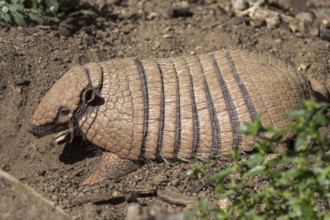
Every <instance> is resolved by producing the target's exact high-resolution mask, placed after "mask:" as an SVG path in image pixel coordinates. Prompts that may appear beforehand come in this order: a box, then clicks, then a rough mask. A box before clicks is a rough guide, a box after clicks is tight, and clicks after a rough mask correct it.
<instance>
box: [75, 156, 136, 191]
mask: <svg viewBox="0 0 330 220" xmlns="http://www.w3.org/2000/svg"><path fill="white" fill-rule="evenodd" d="M138 167H139V163H138V162H136V161H131V160H128V159H122V158H120V157H118V156H117V155H116V154H113V153H110V152H103V153H102V156H101V158H100V160H99V161H98V163H97V164H96V166H95V168H94V170H93V172H92V174H91V175H90V176H89V177H87V178H86V179H84V180H83V182H82V183H81V184H80V185H83V186H91V185H94V184H97V183H100V182H102V181H104V180H106V179H116V178H119V177H122V176H124V175H126V174H128V173H130V172H132V171H134V170H135V169H137V168H138Z"/></svg>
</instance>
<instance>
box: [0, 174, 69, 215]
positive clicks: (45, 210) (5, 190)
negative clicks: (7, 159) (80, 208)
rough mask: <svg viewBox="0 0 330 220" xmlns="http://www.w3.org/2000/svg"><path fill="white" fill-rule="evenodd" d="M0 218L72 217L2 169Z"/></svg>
mask: <svg viewBox="0 0 330 220" xmlns="http://www.w3.org/2000/svg"><path fill="white" fill-rule="evenodd" d="M0 219H2V220H6V219H8V220H9V219H26V220H29V219H40V220H42V219H45V220H49V219H54V220H67V219H70V217H69V216H68V215H67V214H66V213H65V212H64V211H63V210H62V209H61V208H60V207H58V206H56V205H55V204H54V203H52V202H51V201H49V200H47V199H46V198H44V197H43V196H41V195H40V194H39V193H37V192H36V191H34V190H33V189H31V188H30V187H28V186H26V185H24V184H23V183H21V182H19V181H18V180H17V179H16V178H14V177H12V176H11V175H9V174H8V173H6V172H4V171H2V170H0Z"/></svg>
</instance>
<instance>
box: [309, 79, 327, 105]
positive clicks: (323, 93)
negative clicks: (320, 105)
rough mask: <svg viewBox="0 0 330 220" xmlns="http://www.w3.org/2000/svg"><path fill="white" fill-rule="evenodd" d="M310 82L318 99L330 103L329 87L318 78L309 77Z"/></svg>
mask: <svg viewBox="0 0 330 220" xmlns="http://www.w3.org/2000/svg"><path fill="white" fill-rule="evenodd" d="M309 82H310V84H311V87H312V90H313V91H314V96H315V98H316V100H317V101H319V102H325V103H329V102H330V95H329V91H328V90H327V88H326V87H325V86H324V85H323V84H322V83H320V82H319V81H317V80H316V79H313V78H309Z"/></svg>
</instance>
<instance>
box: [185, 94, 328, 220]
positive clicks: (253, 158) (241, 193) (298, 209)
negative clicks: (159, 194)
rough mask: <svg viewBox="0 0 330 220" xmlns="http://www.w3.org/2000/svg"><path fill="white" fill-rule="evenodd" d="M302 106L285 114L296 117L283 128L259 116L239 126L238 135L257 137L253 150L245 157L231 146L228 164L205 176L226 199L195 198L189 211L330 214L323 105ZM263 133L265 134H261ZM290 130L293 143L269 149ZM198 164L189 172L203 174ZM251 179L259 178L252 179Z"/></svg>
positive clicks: (212, 215) (254, 215) (249, 215)
mask: <svg viewBox="0 0 330 220" xmlns="http://www.w3.org/2000/svg"><path fill="white" fill-rule="evenodd" d="M304 104H305V106H306V109H305V110H298V111H295V112H292V113H290V114H288V116H289V118H291V119H293V120H294V121H295V123H294V124H292V125H291V126H288V127H286V128H284V129H280V130H277V129H274V128H269V127H264V126H263V125H262V124H261V122H260V117H259V116H258V117H257V118H256V119H255V120H254V121H253V122H252V123H251V124H248V125H245V126H243V127H242V128H240V132H241V133H242V134H243V135H247V136H255V137H257V140H258V141H256V143H255V148H256V151H257V152H256V153H253V154H251V155H250V156H248V158H247V159H246V160H245V161H242V160H240V158H241V153H240V152H239V151H233V152H232V154H231V156H232V157H231V158H232V161H233V166H232V167H228V168H226V169H224V170H221V171H219V172H217V173H216V174H215V175H213V176H211V177H210V181H212V182H213V184H214V186H215V189H216V191H217V196H218V199H223V198H229V200H230V201H231V204H230V205H229V206H228V207H227V208H226V209H221V208H213V209H212V208H209V207H208V200H207V199H206V200H202V201H199V202H198V208H197V210H195V211H193V212H191V213H190V216H192V217H198V218H201V219H278V218H280V219H330V211H329V207H328V203H329V199H330V166H329V163H328V160H329V158H327V156H326V153H327V152H329V150H330V137H329V134H327V133H326V132H324V131H323V130H322V129H320V128H321V127H326V126H329V124H330V117H329V115H327V114H325V111H326V108H327V105H326V104H322V103H316V102H314V101H310V100H307V101H305V102H304ZM266 133H267V134H268V135H265V134H266ZM292 133H294V134H295V139H294V146H293V147H292V149H290V148H289V149H287V150H285V151H284V152H283V153H280V154H274V153H273V152H274V150H275V149H276V147H277V146H278V143H279V142H281V140H283V138H284V137H286V136H287V135H289V134H292ZM205 174H206V171H205V170H204V169H202V168H201V167H200V165H197V166H196V168H195V169H193V170H192V171H191V172H190V174H189V175H190V176H193V177H195V178H196V177H197V178H205V176H206V175H205ZM256 182H258V183H259V187H257V186H258V184H256Z"/></svg>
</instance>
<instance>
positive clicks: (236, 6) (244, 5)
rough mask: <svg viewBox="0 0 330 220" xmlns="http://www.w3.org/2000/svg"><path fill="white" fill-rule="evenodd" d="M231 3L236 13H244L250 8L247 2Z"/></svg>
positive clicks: (239, 0) (237, 1)
mask: <svg viewBox="0 0 330 220" xmlns="http://www.w3.org/2000/svg"><path fill="white" fill-rule="evenodd" d="M231 3H232V5H233V10H234V11H237V10H238V11H243V10H245V9H247V8H248V7H249V4H248V2H247V0H232V1H231Z"/></svg>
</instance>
